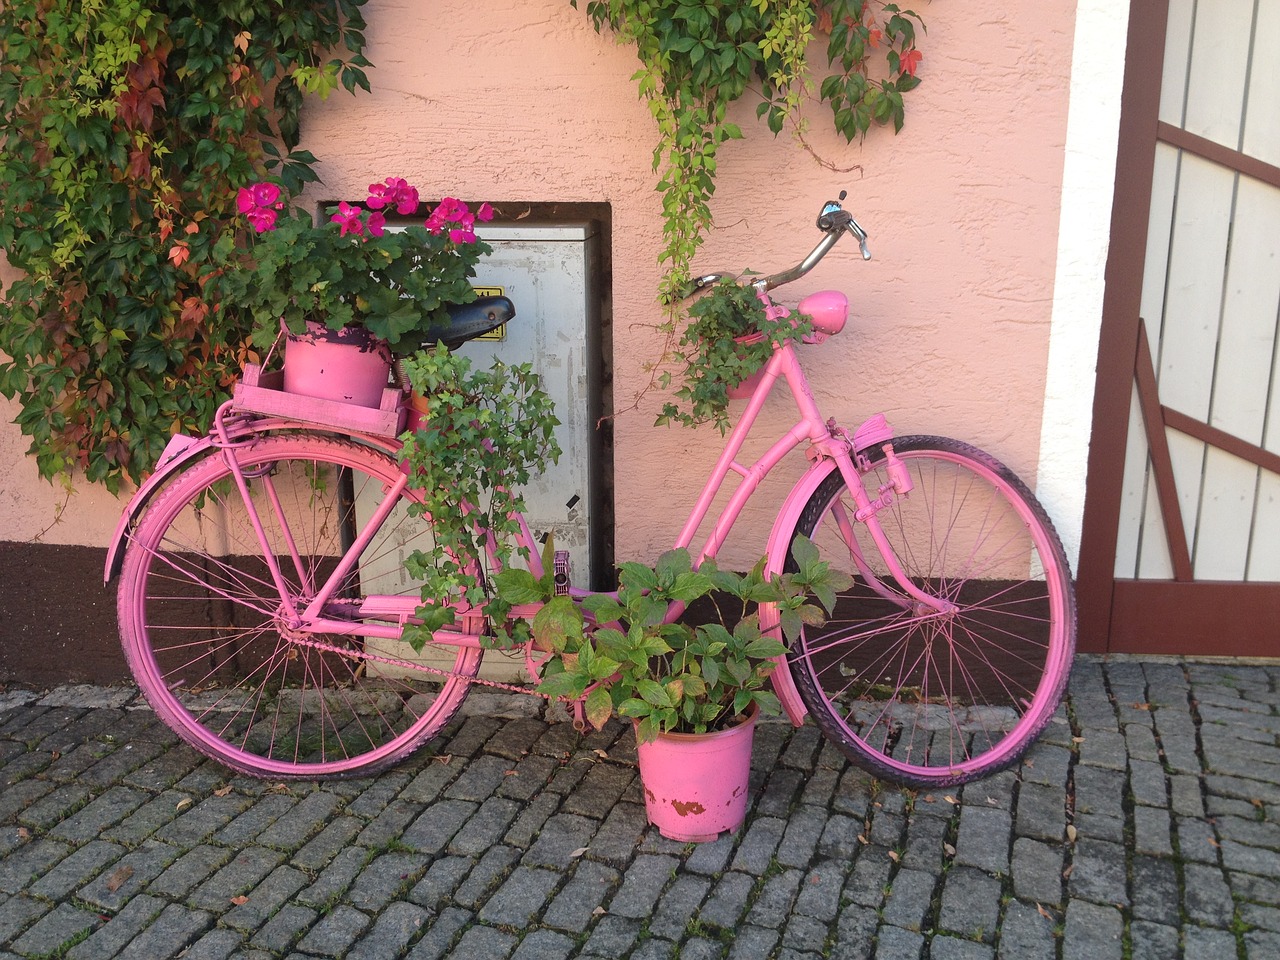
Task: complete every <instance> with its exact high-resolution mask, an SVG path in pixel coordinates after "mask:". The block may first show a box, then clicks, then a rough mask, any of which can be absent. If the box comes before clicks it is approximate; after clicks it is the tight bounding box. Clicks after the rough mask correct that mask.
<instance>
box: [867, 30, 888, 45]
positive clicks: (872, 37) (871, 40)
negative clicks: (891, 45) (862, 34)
mask: <svg viewBox="0 0 1280 960" xmlns="http://www.w3.org/2000/svg"><path fill="white" fill-rule="evenodd" d="M883 39H884V34H883V33H881V32H880V31H879V30H868V31H867V44H868V45H869V46H870V47H871V48H872V49H875V48H876V47H878V46H880V41H881V40H883Z"/></svg>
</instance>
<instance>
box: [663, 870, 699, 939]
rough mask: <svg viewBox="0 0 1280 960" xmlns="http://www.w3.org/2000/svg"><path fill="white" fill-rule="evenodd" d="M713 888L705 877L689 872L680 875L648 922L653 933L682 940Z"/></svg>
mask: <svg viewBox="0 0 1280 960" xmlns="http://www.w3.org/2000/svg"><path fill="white" fill-rule="evenodd" d="M710 889H711V881H710V880H708V879H707V878H706V877H700V876H697V875H694V874H687V873H682V874H680V875H679V876H677V877H676V879H675V881H674V882H673V883H672V884H671V886H670V887H668V888H667V890H666V892H665V893H664V894H663V895H662V899H660V900H659V901H658V905H657V907H656V908H655V910H654V913H653V916H652V918H651V919H650V921H649V931H650V933H652V934H653V935H654V936H658V937H664V938H666V939H668V940H673V941H679V940H681V939H682V938H683V937H684V934H685V927H686V926H687V925H688V923H689V921H690V920H691V919H693V917H694V916H695V915H696V914H697V912H698V908H699V906H700V905H701V904H702V901H703V899H704V898H705V897H706V896H707V892H708V891H709V890H710Z"/></svg>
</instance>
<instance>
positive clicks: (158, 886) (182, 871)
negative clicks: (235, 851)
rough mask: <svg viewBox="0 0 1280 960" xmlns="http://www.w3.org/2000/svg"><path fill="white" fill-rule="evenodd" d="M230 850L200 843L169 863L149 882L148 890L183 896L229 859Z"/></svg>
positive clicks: (171, 895)
mask: <svg viewBox="0 0 1280 960" xmlns="http://www.w3.org/2000/svg"><path fill="white" fill-rule="evenodd" d="M231 856H232V851H230V850H227V849H225V848H223V847H213V846H209V845H208V844H201V845H200V846H198V847H193V848H192V849H191V850H188V851H187V852H186V853H184V854H183V855H182V856H181V857H179V858H178V859H177V860H175V861H174V862H173V863H172V864H170V865H169V867H168V868H166V869H165V871H164V872H163V873H162V874H160V876H159V877H157V878H156V879H155V881H154V882H153V883H152V884H151V886H150V888H149V892H151V893H154V894H158V895H160V896H163V897H169V898H171V899H175V900H177V899H181V898H183V897H185V896H186V895H187V894H188V893H189V892H190V891H191V890H193V889H194V888H195V887H196V886H197V885H198V884H201V883H204V882H205V881H206V880H207V879H208V878H209V877H211V876H212V875H213V874H214V872H215V871H216V870H218V869H219V868H220V867H221V866H222V865H223V864H225V863H226V862H227V861H228V860H230V859H231Z"/></svg>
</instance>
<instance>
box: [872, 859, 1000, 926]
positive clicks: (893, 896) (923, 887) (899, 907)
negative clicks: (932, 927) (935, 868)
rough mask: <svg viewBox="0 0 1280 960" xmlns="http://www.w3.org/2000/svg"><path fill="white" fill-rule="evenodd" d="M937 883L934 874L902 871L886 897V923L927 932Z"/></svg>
mask: <svg viewBox="0 0 1280 960" xmlns="http://www.w3.org/2000/svg"><path fill="white" fill-rule="evenodd" d="M937 880H938V878H937V876H936V875H934V874H932V873H925V872H923V871H920V870H908V869H905V868H904V869H901V870H899V871H898V872H897V874H896V875H894V877H893V880H892V881H891V883H890V885H889V893H888V895H887V896H886V897H885V904H884V912H883V919H884V922H885V923H890V924H893V925H894V926H895V927H902V928H903V929H906V930H914V931H917V932H919V931H920V930H922V929H924V928H925V924H926V920H927V919H928V917H929V913H930V908H931V901H932V900H933V892H934V888H935V887H936V886H937ZM997 886H998V885H997Z"/></svg>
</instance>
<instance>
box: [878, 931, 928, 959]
mask: <svg viewBox="0 0 1280 960" xmlns="http://www.w3.org/2000/svg"><path fill="white" fill-rule="evenodd" d="M923 951H924V937H922V936H921V935H920V934H918V933H916V932H915V931H914V930H903V929H902V928H901V927H889V926H884V925H881V926H880V928H879V929H878V930H877V931H876V956H877V957H879V956H886V957H894V958H897V960H919V958H920V956H921V953H922V952H923Z"/></svg>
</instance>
